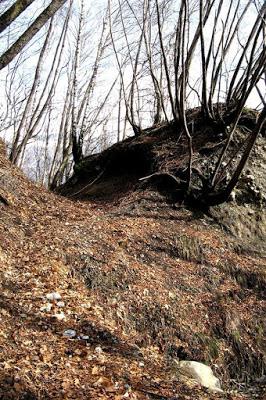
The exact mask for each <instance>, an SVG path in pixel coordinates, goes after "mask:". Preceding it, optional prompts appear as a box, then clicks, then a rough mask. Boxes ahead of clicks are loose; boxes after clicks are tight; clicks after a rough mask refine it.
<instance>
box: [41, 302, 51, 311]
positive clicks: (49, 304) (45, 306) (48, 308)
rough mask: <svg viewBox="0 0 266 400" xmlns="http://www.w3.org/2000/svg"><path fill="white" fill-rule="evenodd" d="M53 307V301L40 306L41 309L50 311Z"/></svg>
mask: <svg viewBox="0 0 266 400" xmlns="http://www.w3.org/2000/svg"><path fill="white" fill-rule="evenodd" d="M51 309H52V304H51V303H48V304H45V305H44V306H42V307H41V308H40V311H46V312H50V311H51Z"/></svg>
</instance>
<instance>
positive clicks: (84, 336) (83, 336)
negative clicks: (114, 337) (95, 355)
mask: <svg viewBox="0 0 266 400" xmlns="http://www.w3.org/2000/svg"><path fill="white" fill-rule="evenodd" d="M89 338H90V337H89V336H87V335H81V336H80V339H83V340H89Z"/></svg>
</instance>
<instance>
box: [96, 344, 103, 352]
mask: <svg viewBox="0 0 266 400" xmlns="http://www.w3.org/2000/svg"><path fill="white" fill-rule="evenodd" d="M95 352H96V353H98V354H101V353H102V352H103V349H102V348H101V347H100V346H97V347H95Z"/></svg>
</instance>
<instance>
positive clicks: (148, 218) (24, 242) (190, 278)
mask: <svg viewBox="0 0 266 400" xmlns="http://www.w3.org/2000/svg"><path fill="white" fill-rule="evenodd" d="M0 184H1V187H0V194H1V195H2V196H3V198H5V199H6V200H7V202H8V205H5V204H4V203H3V202H0V275H1V280H0V282H1V292H0V320H1V330H0V398H1V399H24V400H26V399H81V400H82V399H114V400H121V399H181V400H182V399H193V400H194V399H195V400H197V399H231V400H233V399H235V400H238V399H253V398H254V399H255V398H259V399H263V391H264V389H265V386H264V387H263V384H262V380H260V378H261V376H262V375H263V374H264V368H265V354H263V345H265V342H264V340H265V331H264V321H263V320H264V318H265V258H263V257H261V256H260V257H259V256H255V255H252V254H247V253H246V252H245V251H244V249H241V248H239V246H238V245H235V241H234V240H233V239H232V237H231V236H229V235H227V234H226V233H224V232H223V231H222V230H221V229H220V228H219V227H218V226H216V225H215V224H213V222H212V221H211V219H208V218H206V217H205V216H202V215H201V214H200V213H195V212H193V211H189V210H187V209H184V208H182V207H181V208H173V207H170V206H169V204H166V202H165V201H164V198H163V197H161V196H160V195H158V194H157V193H155V192H152V191H143V192H131V193H128V194H125V195H124V197H123V198H122V199H120V200H119V201H116V200H115V199H114V200H113V201H112V202H111V203H107V202H106V203H104V202H101V203H93V202H81V201H75V202H74V201H71V200H69V199H66V198H63V197H60V196H57V195H55V194H52V193H49V192H48V191H46V190H45V189H43V188H42V187H40V186H36V185H35V184H33V183H31V182H29V181H28V180H27V179H26V178H25V177H24V176H23V174H22V173H21V172H20V171H19V170H18V169H16V168H15V167H13V166H11V165H10V164H9V163H8V161H7V160H6V157H5V156H4V153H3V151H2V152H1V151H0ZM52 293H56V296H57V297H58V294H59V295H60V296H61V298H60V299H54V300H49V298H51V294H52ZM47 295H48V297H47ZM49 295H50V296H49ZM70 336H71V337H70ZM178 359H187V360H196V361H200V362H204V363H207V364H208V365H210V366H211V367H212V369H213V371H214V373H215V375H216V376H217V377H219V379H220V380H221V385H222V388H223V390H224V393H210V392H208V390H207V389H206V388H203V387H201V386H200V385H199V384H197V383H196V382H195V381H193V380H192V379H191V380H190V379H188V378H185V377H184V376H182V375H180V374H179V373H178V371H177V367H176V363H175V360H178Z"/></svg>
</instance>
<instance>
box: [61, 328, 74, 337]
mask: <svg viewBox="0 0 266 400" xmlns="http://www.w3.org/2000/svg"><path fill="white" fill-rule="evenodd" d="M76 335H77V332H76V331H75V330H74V329H67V330H65V331H64V333H63V336H65V337H68V338H74V337H75V336H76Z"/></svg>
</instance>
